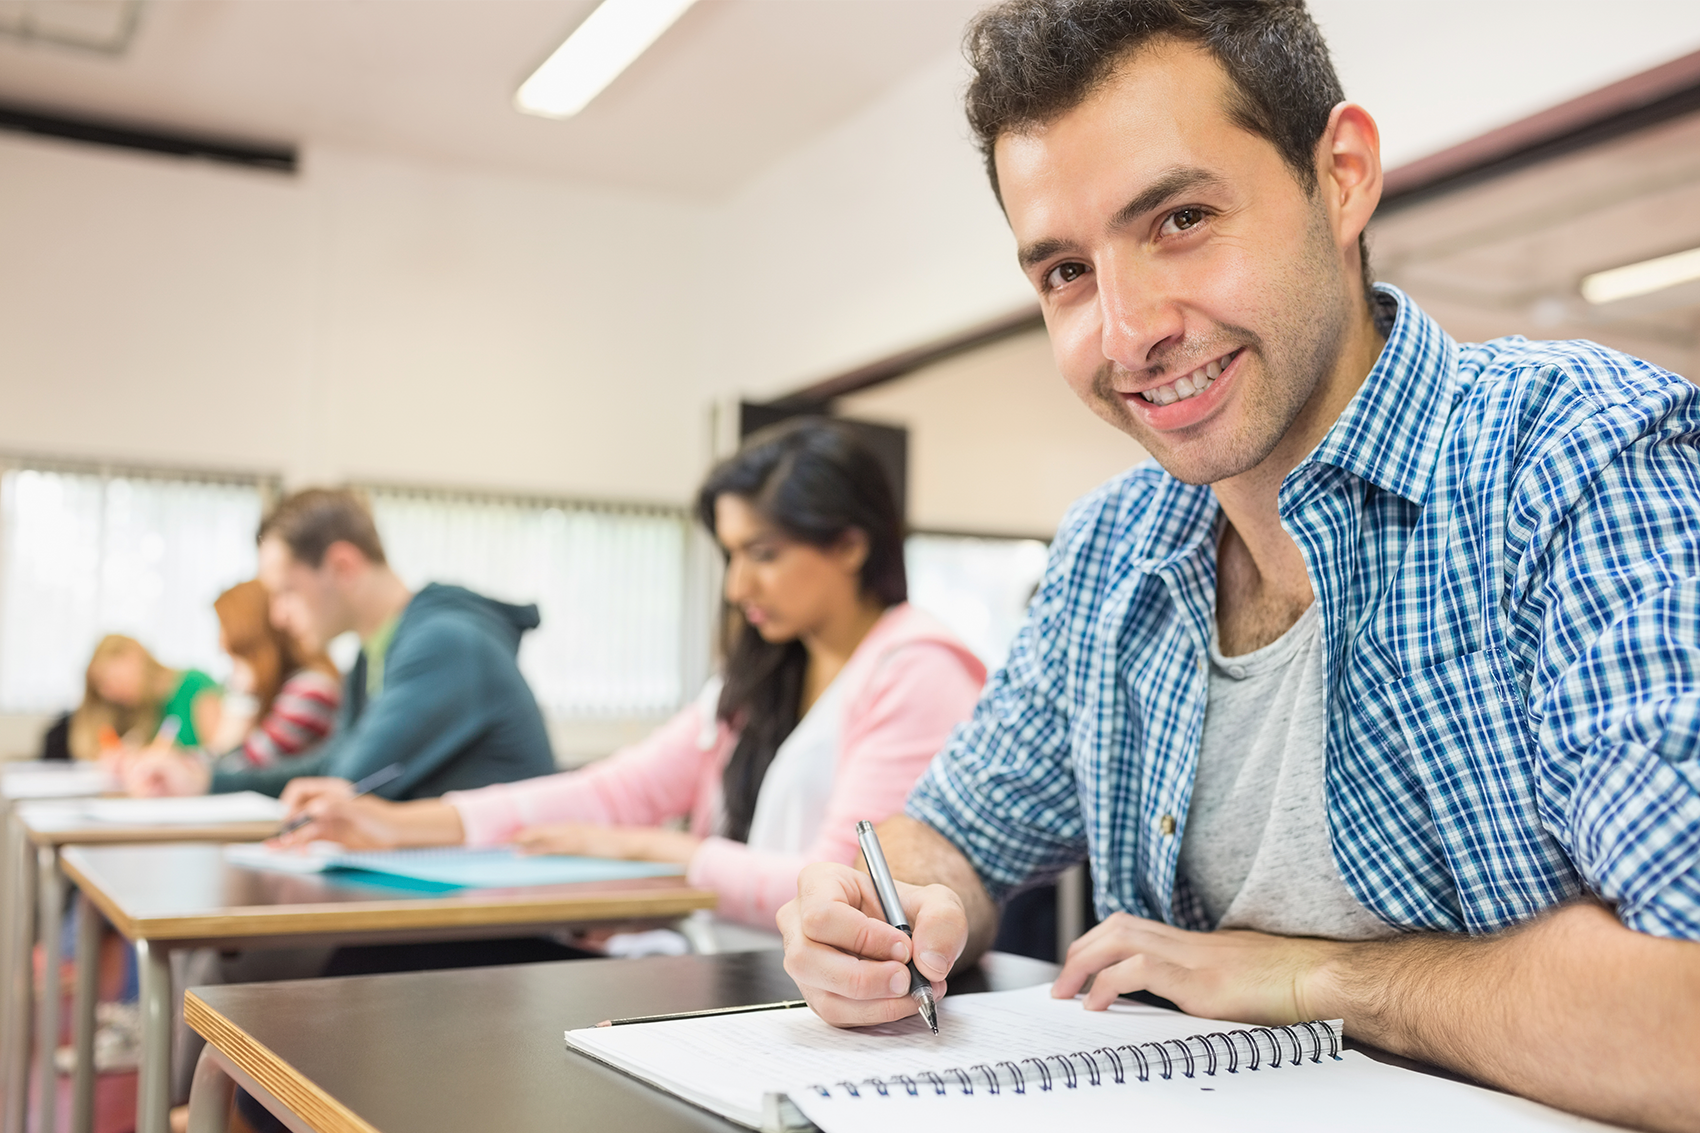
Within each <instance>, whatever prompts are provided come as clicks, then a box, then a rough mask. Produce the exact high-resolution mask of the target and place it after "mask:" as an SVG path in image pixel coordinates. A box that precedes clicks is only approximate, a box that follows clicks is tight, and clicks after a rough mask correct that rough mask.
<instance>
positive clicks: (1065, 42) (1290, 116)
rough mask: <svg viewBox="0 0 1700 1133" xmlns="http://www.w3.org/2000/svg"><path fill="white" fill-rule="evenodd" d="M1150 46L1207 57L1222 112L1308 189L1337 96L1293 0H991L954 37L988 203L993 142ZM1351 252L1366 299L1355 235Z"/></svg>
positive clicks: (1058, 109) (1083, 93)
mask: <svg viewBox="0 0 1700 1133" xmlns="http://www.w3.org/2000/svg"><path fill="white" fill-rule="evenodd" d="M1162 39H1176V40H1180V41H1183V42H1188V43H1194V44H1197V45H1199V46H1201V47H1203V48H1204V49H1205V50H1207V51H1209V52H1210V54H1211V55H1212V56H1214V57H1215V58H1216V61H1217V62H1219V63H1220V64H1221V65H1222V69H1223V71H1224V72H1226V73H1227V76H1228V81H1229V82H1230V83H1231V84H1232V87H1231V91H1232V93H1231V95H1230V96H1229V102H1228V106H1227V107H1226V109H1227V112H1228V116H1229V117H1230V118H1231V119H1232V120H1233V122H1234V123H1235V125H1237V126H1239V127H1240V128H1242V129H1244V130H1246V131H1248V132H1249V133H1252V134H1255V135H1256V136H1258V137H1260V138H1264V139H1266V140H1267V141H1268V142H1269V143H1270V144H1271V145H1273V146H1274V147H1275V150H1276V152H1277V153H1279V154H1280V155H1281V160H1282V161H1283V162H1284V163H1285V164H1286V165H1287V167H1288V168H1289V169H1291V170H1292V173H1293V176H1294V177H1295V178H1296V179H1297V180H1298V183H1299V185H1300V186H1302V187H1303V188H1304V190H1305V192H1306V193H1314V192H1315V191H1316V144H1317V142H1318V141H1320V140H1321V139H1322V135H1323V133H1324V131H1326V130H1327V129H1328V118H1329V115H1330V114H1332V113H1333V111H1334V107H1335V106H1337V105H1339V104H1340V103H1342V102H1344V101H1345V100H1346V93H1345V90H1344V89H1343V88H1342V87H1341V86H1340V78H1339V76H1338V75H1336V74H1335V73H1334V63H1333V61H1332V60H1331V59H1330V58H1329V57H1328V44H1327V42H1326V41H1324V40H1323V38H1322V31H1321V30H1320V29H1319V28H1318V27H1317V26H1316V23H1315V21H1313V20H1312V19H1311V18H1310V13H1309V12H1308V11H1306V9H1305V6H1304V0H1003V2H1002V3H1000V4H995V5H993V6H992V7H990V8H987V9H986V10H985V11H983V12H981V13H980V14H979V15H977V16H975V17H974V19H973V20H972V21H971V22H970V23H969V25H968V31H967V33H966V35H965V37H964V40H963V50H964V52H965V53H966V54H967V56H968V62H969V63H970V64H971V65H972V66H973V68H974V78H973V80H972V81H971V82H970V83H969V85H968V92H967V96H966V101H967V109H968V124H969V125H970V126H971V127H972V128H973V130H974V136H975V139H976V141H978V143H979V146H980V153H981V155H982V156H983V157H984V158H985V162H986V174H987V176H988V177H990V178H991V181H992V191H993V192H994V193H998V194H999V199H1000V200H1002V192H1001V190H1000V189H999V186H998V171H997V165H996V164H995V162H994V161H993V159H992V154H993V148H994V147H995V146H996V145H997V140H998V138H1000V137H1002V136H1003V135H1004V134H1008V133H1012V132H1013V133H1019V132H1021V131H1023V130H1027V129H1032V128H1034V127H1037V126H1042V125H1044V124H1045V123H1047V122H1050V121H1053V120H1055V119H1056V118H1057V117H1058V116H1059V115H1062V114H1065V113H1067V112H1068V111H1070V110H1073V109H1074V108H1075V107H1077V106H1079V105H1080V104H1081V103H1082V102H1084V101H1085V100H1086V99H1087V98H1088V97H1089V96H1090V95H1091V94H1092V93H1093V92H1094V91H1095V90H1097V89H1098V88H1099V87H1101V86H1102V85H1103V84H1104V83H1106V82H1108V81H1109V80H1110V78H1111V77H1112V76H1113V75H1114V73H1115V69H1116V65H1117V64H1118V63H1120V62H1121V61H1122V60H1123V59H1125V58H1126V57H1127V55H1128V54H1129V53H1130V52H1133V51H1136V50H1138V49H1139V48H1141V47H1144V46H1146V45H1147V44H1150V43H1154V42H1157V41H1160V40H1162ZM1358 250H1359V253H1360V254H1361V255H1362V257H1363V269H1364V289H1365V291H1366V292H1367V291H1368V289H1369V249H1368V246H1367V244H1366V243H1365V242H1364V240H1363V239H1362V237H1360V238H1359V241H1358Z"/></svg>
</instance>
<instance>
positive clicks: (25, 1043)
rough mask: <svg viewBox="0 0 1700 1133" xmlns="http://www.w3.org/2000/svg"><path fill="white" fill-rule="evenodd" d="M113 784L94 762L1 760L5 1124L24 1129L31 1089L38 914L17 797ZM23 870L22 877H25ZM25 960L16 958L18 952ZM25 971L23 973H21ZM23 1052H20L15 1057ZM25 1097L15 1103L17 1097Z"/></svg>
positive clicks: (0, 1074) (0, 1056)
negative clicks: (33, 934) (33, 947)
mask: <svg viewBox="0 0 1700 1133" xmlns="http://www.w3.org/2000/svg"><path fill="white" fill-rule="evenodd" d="M110 786H111V783H110V780H109V778H108V776H107V774H106V770H105V769H104V768H102V767H101V766H99V765H98V764H90V763H36V762H15V763H7V764H5V765H4V766H0V1098H3V1099H4V1109H3V1110H0V1126H3V1127H4V1129H5V1131H6V1133H21V1131H22V1129H23V1115H24V1112H25V1110H24V1108H23V1104H24V1101H27V1098H28V1094H29V1083H28V1082H27V1081H26V1080H25V1079H26V1078H28V1076H29V1041H30V1040H29V1032H30V967H29V950H30V939H31V938H30V925H31V924H33V923H34V920H35V905H34V901H35V884H34V877H35V871H34V867H33V863H32V862H31V860H30V857H31V855H30V853H29V842H28V839H27V838H26V837H25V836H24V834H23V831H22V830H21V829H20V828H18V827H17V826H16V825H15V824H14V823H13V821H12V811H13V808H14V806H15V805H16V804H17V803H20V802H23V801H25V800H29V799H49V798H56V799H66V798H81V797H87V796H90V795H99V794H102V793H103V792H105V791H106V790H108V789H109V788H110ZM20 875H21V877H20ZM20 952H21V953H22V955H23V957H24V962H23V965H22V967H21V969H20V966H19V965H18V963H17V962H16V957H17V956H18V955H19V953H20ZM20 976H21V979H20ZM16 1052H22V1054H21V1057H15V1054H16ZM14 1098H17V1099H23V1101H20V1102H19V1103H17V1104H16V1105H14V1103H13V1099H14Z"/></svg>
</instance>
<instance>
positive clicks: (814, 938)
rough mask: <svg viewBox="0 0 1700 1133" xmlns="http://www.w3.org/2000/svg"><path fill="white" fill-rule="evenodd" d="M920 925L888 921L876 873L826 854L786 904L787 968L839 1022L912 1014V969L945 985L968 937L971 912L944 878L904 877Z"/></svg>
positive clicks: (913, 918)
mask: <svg viewBox="0 0 1700 1133" xmlns="http://www.w3.org/2000/svg"><path fill="white" fill-rule="evenodd" d="M897 893H898V896H899V897H901V898H902V900H903V909H904V912H906V913H907V914H908V915H909V923H910V926H911V928H913V930H914V933H915V938H914V940H913V941H911V940H910V939H909V937H907V936H904V935H903V933H902V932H901V931H899V930H898V929H895V928H893V927H892V926H891V925H889V924H887V923H886V921H885V918H884V917H883V916H882V915H881V913H880V902H879V894H878V893H876V892H875V891H874V883H873V880H872V879H871V878H870V877H868V875H867V874H865V873H862V872H861V871H859V870H855V869H851V868H850V867H849V866H846V865H839V864H837V863H835V862H819V863H816V864H814V865H811V866H807V867H805V868H804V869H803V872H802V873H801V874H800V875H799V876H798V878H797V898H796V900H794V901H791V902H789V903H787V904H786V905H785V906H784V907H783V908H781V909H780V910H779V932H780V935H782V936H783V937H784V938H785V971H786V972H787V973H788V974H789V975H790V976H791V978H792V979H793V980H795V981H797V986H798V987H799V988H800V989H802V992H803V998H804V999H806V1000H808V1001H809V1006H810V1007H812V1008H814V1009H815V1014H817V1015H819V1016H820V1017H821V1018H822V1019H825V1020H826V1021H827V1022H828V1023H831V1024H832V1025H833V1026H835V1027H860V1026H866V1025H868V1024H870V1023H889V1022H891V1021H892V1020H894V1019H901V1018H903V1017H904V1016H906V1015H912V1014H914V1012H915V1011H916V1004H915V1001H914V1000H913V999H912V998H910V996H909V969H908V968H907V967H905V966H904V965H905V964H906V963H907V962H908V960H909V958H910V954H911V953H913V954H914V958H915V966H916V968H918V969H919V970H920V972H921V974H922V975H923V976H925V977H927V979H929V980H931V981H932V985H933V995H934V997H935V998H938V997H942V996H943V995H944V993H945V982H944V980H945V976H947V975H949V974H950V969H951V966H952V965H953V964H955V963H956V958H957V957H958V956H960V955H962V950H963V949H964V948H966V947H967V945H968V916H967V914H966V913H965V912H964V911H963V907H962V901H961V899H960V898H959V897H958V896H957V895H956V893H955V892H954V891H953V890H951V889H948V888H946V887H945V886H943V885H927V886H917V885H908V884H905V883H904V882H901V881H899V882H898V883H897Z"/></svg>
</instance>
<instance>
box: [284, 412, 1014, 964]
mask: <svg viewBox="0 0 1700 1133" xmlns="http://www.w3.org/2000/svg"><path fill="white" fill-rule="evenodd" d="M697 514H698V517H699V518H700V519H701V520H702V523H703V525H704V526H705V527H707V528H708V530H709V531H710V532H711V533H712V534H713V535H714V537H715V538H716V539H717V540H718V541H719V543H720V545H721V548H722V549H723V550H724V552H725V555H726V587H725V595H726V603H727V607H728V609H727V619H726V630H727V633H726V638H727V640H726V648H725V664H724V672H723V675H722V677H717V678H715V679H714V680H712V681H710V682H709V684H708V686H707V687H706V688H705V689H704V690H703V694H702V695H701V696H699V697H698V698H697V700H696V702H695V703H693V704H691V705H690V706H688V707H687V708H685V709H684V710H683V711H681V712H680V713H679V714H678V715H676V716H675V717H674V718H673V719H672V720H671V721H670V722H668V723H667V724H665V725H663V726H662V727H661V728H659V729H658V730H657V731H656V732H654V733H653V734H652V735H651V736H650V737H649V738H648V739H646V740H644V741H642V742H640V743H638V744H635V745H633V746H632V747H629V748H627V749H625V750H624V751H621V752H619V753H617V754H616V755H614V756H612V757H610V758H609V759H606V760H604V761H602V762H600V763H597V764H594V765H592V766H591V767H588V768H585V769H583V770H580V771H571V772H567V773H564V774H560V775H551V776H546V777H544V778H541V779H531V780H526V781H522V782H518V783H508V784H502V785H498V786H493V787H486V788H483V789H481V790H477V791H461V792H451V793H449V794H447V795H444V796H443V798H441V799H432V800H419V801H415V802H408V803H390V802H386V801H384V800H381V799H374V798H372V797H371V796H366V797H363V798H359V799H351V798H348V797H347V795H348V786H347V784H345V783H341V782H340V781H338V780H323V779H318V780H304V781H303V780H298V781H297V782H296V783H293V784H291V785H290V788H289V789H288V790H287V791H286V792H285V793H284V801H285V802H286V803H288V804H290V807H291V810H292V811H294V812H297V813H299V812H305V813H308V814H311V815H313V816H314V818H315V821H314V823H313V824H312V825H310V826H307V827H305V828H303V830H302V831H301V832H300V833H299V834H297V835H296V836H295V837H296V838H297V839H298V840H302V841H305V840H308V839H312V838H330V839H333V840H335V841H339V842H343V843H345V844H347V845H350V846H358V847H387V846H423V845H446V844H455V843H466V844H468V845H473V846H487V845H494V844H498V843H507V842H511V843H516V844H518V845H520V846H522V847H524V848H526V849H528V850H531V851H533V852H537V853H558V854H585V855H591V856H597V857H611V858H629V859H640V860H649V861H668V862H678V863H681V864H683V865H685V866H686V867H687V869H686V874H687V877H688V879H689V881H690V882H691V883H692V884H693V885H698V886H701V887H704V888H709V889H713V890H715V891H716V892H717V893H718V894H719V897H720V904H719V910H718V911H719V914H720V915H721V916H723V917H728V918H731V919H733V920H737V921H741V922H744V923H746V924H751V925H756V926H758V927H760V928H765V929H768V930H770V931H771V930H772V929H773V918H774V914H775V913H776V912H777V911H778V909H779V906H780V905H782V904H784V903H785V902H786V901H788V900H790V899H791V897H793V896H795V894H796V882H797V873H798V871H799V870H801V869H802V867H803V866H804V865H806V864H807V863H809V862H811V861H837V862H844V863H849V862H851V861H854V860H855V857H856V836H855V824H856V822H857V820H859V819H864V818H865V819H870V820H872V821H875V822H877V821H880V820H881V819H884V818H886V817H889V816H890V815H892V814H895V813H896V812H897V811H898V810H899V809H900V808H901V807H902V805H903V800H904V798H905V796H906V795H907V794H908V792H909V788H910V787H911V786H912V785H913V784H914V782H915V780H916V778H918V777H919V776H920V774H921V772H922V770H923V769H925V767H926V765H927V762H928V761H929V760H930V759H931V758H932V756H933V754H934V753H935V752H936V751H938V749H939V748H940V747H942V746H943V745H944V742H945V740H946V739H947V738H948V737H949V735H950V731H951V729H952V728H953V727H954V726H955V725H956V724H957V723H958V722H960V721H962V720H963V719H965V718H967V716H968V713H969V711H970V710H971V709H972V708H973V706H974V701H975V699H976V698H977V697H978V695H979V691H980V685H981V683H982V682H983V681H984V680H985V675H986V671H985V667H984V666H983V665H981V663H980V662H979V661H978V660H977V659H976V658H975V657H974V655H973V654H972V653H970V652H969V650H968V648H967V647H966V646H964V645H963V644H962V643H961V642H960V641H958V640H957V639H956V638H955V637H954V636H952V635H951V634H950V632H949V631H948V630H946V629H945V628H944V627H943V626H941V625H939V624H938V623H937V622H936V621H934V620H933V619H932V618H931V617H930V616H928V615H926V614H924V613H922V612H921V611H919V610H916V609H914V608H913V607H911V606H909V605H908V603H907V601H906V599H907V597H908V583H907V579H906V577H905V574H904V568H903V529H902V521H901V519H900V517H899V513H898V509H897V503H896V500H895V498H894V497H893V495H892V491H891V485H890V482H889V481H888V479H887V478H886V476H885V473H884V471H883V469H882V468H881V467H880V465H879V462H878V460H877V459H876V458H875V457H874V456H873V454H872V453H871V452H869V451H868V449H867V448H866V447H865V446H864V445H863V444H861V442H859V441H858V440H857V439H856V437H855V435H854V433H852V432H851V431H850V430H849V429H848V428H846V427H844V426H843V425H841V424H835V423H832V422H828V421H821V420H813V419H810V420H803V421H798V422H789V423H786V424H784V425H780V426H776V427H775V428H774V429H771V430H767V431H764V432H762V433H758V434H756V435H755V436H752V437H751V438H750V439H749V441H748V442H747V443H746V444H745V445H744V447H743V448H742V449H740V450H739V451H738V453H737V454H736V455H734V456H732V457H730V458H729V459H727V460H726V461H725V462H723V463H722V464H720V465H719V466H717V467H716V468H715V469H714V470H713V471H712V472H711V473H709V476H708V479H707V481H706V482H705V483H704V484H703V486H702V489H701V491H700V492H699V494H698V497H697ZM677 819H688V823H689V825H688V827H687V828H686V829H683V830H680V829H674V828H671V827H668V826H665V825H663V824H664V823H669V822H672V821H674V820H677Z"/></svg>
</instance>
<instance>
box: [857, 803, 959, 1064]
mask: <svg viewBox="0 0 1700 1133" xmlns="http://www.w3.org/2000/svg"><path fill="white" fill-rule="evenodd" d="M856 841H858V842H860V843H861V844H862V857H864V858H866V859H867V862H868V873H869V874H870V875H871V876H872V877H873V879H874V892H876V893H878V894H879V898H880V908H881V909H883V910H884V911H885V919H886V920H887V921H889V922H891V926H892V927H893V928H896V929H900V930H901V931H902V932H903V935H904V936H907V937H910V938H911V939H912V938H913V937H914V935H915V933H914V932H913V930H911V929H910V927H909V914H908V913H906V912H904V911H903V902H902V901H900V900H898V899H897V882H895V881H893V880H892V879H891V867H890V866H888V865H886V864H885V851H883V850H881V849H880V840H879V835H877V834H875V833H874V824H873V823H871V822H868V821H866V820H863V821H861V822H858V823H857V824H856ZM909 995H910V997H911V998H912V999H914V1000H915V1002H916V1004H917V1005H919V1007H920V1008H921V1018H923V1019H925V1020H926V1021H927V1026H929V1027H931V1028H932V1029H933V1034H935V1035H936V1034H938V1033H939V1009H938V1005H937V1004H936V1003H934V1002H933V985H932V984H931V983H930V982H929V981H928V980H927V977H925V976H923V975H922V974H921V970H920V969H919V968H917V967H916V966H915V957H914V949H910V956H909Z"/></svg>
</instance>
